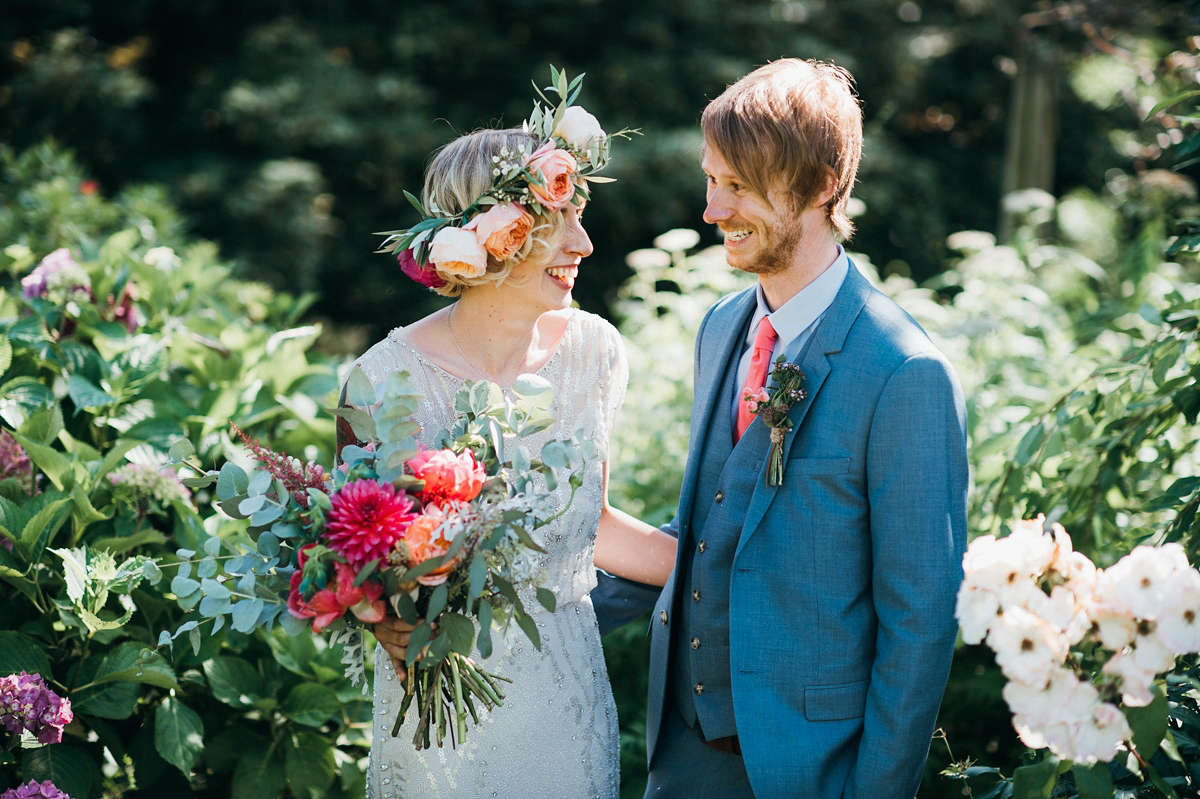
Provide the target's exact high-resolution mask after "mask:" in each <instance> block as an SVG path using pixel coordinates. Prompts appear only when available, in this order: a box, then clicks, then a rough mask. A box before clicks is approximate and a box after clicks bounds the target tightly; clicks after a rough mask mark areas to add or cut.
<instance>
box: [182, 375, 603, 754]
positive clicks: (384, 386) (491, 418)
mask: <svg viewBox="0 0 1200 799" xmlns="http://www.w3.org/2000/svg"><path fill="white" fill-rule="evenodd" d="M418 399H419V396H418V395H417V394H415V393H414V392H413V390H412V386H411V383H410V381H409V377H408V375H407V374H406V373H403V372H398V373H394V374H392V375H390V376H389V377H388V379H387V380H385V381H381V382H380V383H379V384H378V385H372V384H371V382H370V381H369V380H368V379H367V378H366V376H365V375H364V374H363V373H362V371H361V370H359V369H357V368H356V369H355V370H353V371H352V373H351V374H350V375H349V377H348V378H347V381H346V402H347V405H348V406H349V407H342V408H338V409H336V411H334V412H335V413H336V414H337V415H338V416H340V417H342V418H343V419H344V420H345V421H346V422H348V423H349V425H350V427H351V429H352V430H353V433H354V435H355V437H356V438H357V439H358V443H357V444H349V445H347V446H345V447H344V448H343V449H342V453H341V455H342V464H341V465H340V466H338V468H336V469H334V470H332V471H331V472H326V471H325V470H324V469H322V468H321V467H320V466H317V465H314V464H311V463H310V464H301V463H299V461H296V460H295V459H292V458H287V457H285V456H282V455H279V454H278V453H274V452H271V451H270V450H267V449H266V448H265V447H263V446H261V445H260V444H259V443H258V442H257V441H254V440H253V439H251V438H249V437H248V436H246V435H244V434H242V433H241V431H240V430H238V431H237V432H238V434H239V435H240V436H241V437H242V440H243V442H244V443H245V444H246V446H247V447H248V448H249V449H250V450H251V452H252V453H253V454H254V456H255V458H256V459H257V460H258V462H259V464H260V468H257V469H254V470H251V471H249V472H247V471H245V470H243V469H242V468H240V467H239V466H237V465H235V464H233V463H226V464H225V465H224V466H223V467H222V468H221V470H220V471H219V472H218V471H208V472H204V471H203V470H202V469H200V468H199V466H198V464H194V463H189V465H191V466H192V468H194V469H196V470H197V471H198V472H200V473H201V474H200V476H198V477H196V478H192V480H191V483H192V484H193V485H200V484H208V485H212V484H214V483H215V485H216V496H217V499H218V501H219V503H220V505H221V507H222V508H223V509H224V510H225V511H226V513H228V514H229V515H231V516H234V517H236V518H241V519H245V520H246V522H247V527H246V532H247V534H248V537H247V539H246V540H245V541H242V542H231V541H223V540H221V539H218V538H216V537H214V538H211V539H209V540H208V541H207V542H206V543H205V546H204V553H203V556H198V554H197V553H196V552H193V551H188V550H181V551H180V552H179V553H178V554H179V556H180V558H181V562H180V565H179V571H178V574H177V575H176V577H175V578H174V580H172V583H171V587H172V591H173V592H174V593H175V594H176V596H177V597H178V601H179V603H180V605H181V606H183V607H184V608H185V609H188V610H193V609H194V610H195V612H196V616H197V617H198V618H194V619H189V620H188V621H187V622H185V623H184V624H183V625H181V626H180V627H179V628H178V629H176V630H175V631H174V632H163V633H162V635H161V636H160V639H159V644H160V645H167V644H169V643H171V642H172V641H173V640H175V639H176V638H178V637H179V636H180V635H183V634H185V633H186V634H187V635H188V636H189V638H190V639H191V642H192V645H193V647H196V648H198V647H199V644H200V635H201V633H200V625H201V624H207V623H210V622H211V624H212V629H213V630H219V629H221V627H223V626H224V625H225V624H229V625H230V626H232V627H233V628H234V629H235V630H238V631H240V632H245V633H248V632H252V631H253V630H254V629H256V628H258V627H260V626H265V627H267V628H269V627H271V626H272V625H274V624H275V623H279V624H282V625H284V627H285V628H286V629H287V630H288V632H289V633H291V634H293V635H299V634H303V633H304V632H305V631H307V630H309V629H311V631H312V632H313V633H321V632H323V631H325V630H329V631H330V634H331V637H330V640H331V642H332V643H334V644H337V645H340V646H341V647H342V649H343V654H344V656H343V662H344V664H345V666H346V670H347V675H348V676H350V677H351V678H352V679H353V680H354V681H355V682H356V683H357V684H361V685H362V686H363V690H364V692H365V691H366V681H365V675H364V663H363V656H364V647H363V639H362V624H364V623H366V624H371V623H375V622H379V621H382V620H383V619H384V618H385V616H386V615H387V614H388V613H391V614H393V615H395V616H398V617H400V618H403V619H405V620H406V621H408V622H409V623H410V624H414V625H416V627H415V629H414V631H413V633H412V642H411V644H410V646H409V648H408V664H407V665H408V675H407V677H406V679H407V680H408V685H407V686H406V687H407V691H406V700H405V702H404V704H403V706H402V707H401V709H400V713H399V716H398V718H397V720H396V723H395V727H394V730H393V734H397V733H398V731H399V728H400V724H401V723H402V721H403V719H404V717H405V715H406V714H407V713H409V712H410V711H412V709H413V706H414V705H415V708H416V713H417V714H418V724H417V731H416V734H415V736H414V739H413V743H414V745H415V746H417V747H419V748H425V747H428V746H429V745H430V743H431V741H433V742H436V743H437V744H438V745H439V746H440V745H441V744H442V742H443V740H444V739H445V738H446V736H447V735H449V736H450V739H451V743H452V745H453V744H454V743H455V742H456V741H461V740H462V739H463V738H464V736H465V735H466V734H467V729H468V726H467V718H468V715H470V717H471V718H473V719H477V718H478V707H479V706H482V707H485V708H488V709H492V708H495V707H497V706H499V705H501V704H502V703H503V699H504V691H503V689H502V687H501V685H500V682H501V678H498V677H496V676H495V675H492V674H489V673H488V672H487V671H485V670H484V669H482V668H481V667H480V666H479V665H478V664H477V663H476V662H475V660H474V659H473V655H474V653H478V654H479V655H480V656H481V657H483V658H486V657H488V655H489V654H490V653H491V651H492V630H493V628H494V627H498V626H503V625H506V624H508V623H509V622H511V623H513V624H515V625H516V627H517V628H519V629H520V630H521V631H522V632H523V633H524V634H525V635H527V636H528V637H529V639H530V640H531V641H532V642H533V644H534V645H535V646H540V638H539V634H538V631H537V627H536V625H535V624H534V623H533V621H532V619H531V617H530V616H529V614H528V613H527V612H526V610H525V606H524V604H523V602H522V599H521V593H520V591H521V589H523V588H526V587H530V588H532V589H533V595H534V596H536V597H537V599H538V601H539V602H540V603H541V604H543V605H544V606H545V607H546V608H548V609H551V610H553V608H554V606H555V603H556V600H555V597H554V595H553V593H552V592H550V591H548V590H546V589H544V588H542V587H541V586H540V585H539V583H540V582H542V581H543V580H544V579H545V576H544V575H543V574H542V573H541V571H540V566H539V565H538V560H537V558H536V554H537V553H540V552H542V551H543V550H542V548H541V547H540V546H539V544H538V543H537V541H536V539H535V538H534V535H533V533H534V532H535V531H536V530H537V529H538V528H539V527H541V526H542V525H544V524H547V523H549V522H550V521H553V519H555V518H557V517H558V516H559V515H561V514H562V513H564V512H565V511H566V509H567V507H569V505H570V500H571V499H572V498H573V497H574V493H575V490H576V489H577V488H578V487H579V485H580V484H581V482H582V473H583V469H584V466H585V465H586V464H587V462H588V461H589V460H591V459H594V458H595V457H597V453H596V451H595V447H594V445H592V444H591V442H590V440H589V439H587V438H585V437H583V436H582V435H581V434H580V433H578V432H575V433H573V434H572V433H571V432H570V431H563V434H564V435H567V436H568V438H567V439H566V440H552V441H550V442H548V443H547V444H545V445H544V446H543V447H542V448H541V450H540V451H538V452H536V453H535V452H532V451H530V449H529V447H527V446H526V445H525V444H524V443H523V439H526V438H527V437H528V436H531V435H533V434H535V433H538V432H541V431H543V430H546V429H547V428H548V427H549V426H551V425H552V424H553V423H554V419H553V417H552V416H551V415H550V412H549V408H550V405H551V403H552V401H553V391H552V390H551V388H550V386H549V384H548V383H546V382H545V381H544V380H542V379H541V378H539V377H537V376H534V375H527V376H524V377H522V378H521V379H520V380H518V381H517V382H516V384H515V386H514V388H513V389H512V391H511V395H506V394H505V393H504V392H502V391H501V390H500V388H499V387H498V386H496V385H495V384H493V383H488V382H478V383H467V384H466V385H465V386H464V387H463V388H462V389H461V390H460V391H459V393H458V394H457V396H456V397H455V405H454V407H455V410H456V412H457V413H458V414H459V416H458V419H457V420H456V422H455V423H454V424H453V425H451V426H450V427H449V428H447V429H444V430H441V431H439V432H438V433H437V435H436V436H434V441H435V442H436V447H437V448H436V449H431V450H426V449H424V448H422V447H420V446H419V445H418V444H417V439H416V436H417V434H418V433H419V432H420V428H419V426H418V425H417V424H416V423H415V422H414V421H413V413H414V411H415V410H416V403H417V401H418ZM235 430H236V427H235ZM176 455H177V456H179V457H181V458H190V455H188V454H187V453H186V452H184V451H183V450H178V451H176ZM537 475H541V479H540V480H539V479H538V478H537ZM564 481H565V484H566V486H567V487H568V488H569V490H570V493H569V496H568V498H567V501H566V503H565V506H563V503H562V502H561V500H560V501H558V502H556V501H555V500H554V499H552V497H551V492H553V491H554V490H555V489H556V488H557V487H558V486H559V485H561V484H563V482H564ZM193 568H195V577H198V578H199V579H194V578H193ZM418 656H420V659H419V660H418V659H417V658H418Z"/></svg>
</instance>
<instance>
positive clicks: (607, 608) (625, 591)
mask: <svg viewBox="0 0 1200 799" xmlns="http://www.w3.org/2000/svg"><path fill="white" fill-rule="evenodd" d="M661 592H662V588H660V587H659V586H657V585H646V584H645V583H638V582H634V581H633V580H626V579H625V578H624V577H617V576H616V575H615V574H609V573H608V572H606V571H601V570H600V569H597V570H596V587H595V588H593V589H592V605H593V606H595V608H596V621H597V622H599V624H600V634H601V635H608V634H609V633H610V632H612V631H613V630H616V629H617V628H619V627H624V626H625V625H626V624H629V623H630V622H631V621H635V620H637V619H639V618H641V617H642V616H643V615H644V614H646V613H649V612H650V611H651V610H652V609H653V608H654V603H655V602H657V601H658V595H659V593H661Z"/></svg>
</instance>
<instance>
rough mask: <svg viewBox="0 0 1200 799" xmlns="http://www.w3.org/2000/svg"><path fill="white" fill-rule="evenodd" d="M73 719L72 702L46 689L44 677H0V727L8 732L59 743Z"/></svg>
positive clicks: (25, 675) (40, 741) (39, 740)
mask: <svg viewBox="0 0 1200 799" xmlns="http://www.w3.org/2000/svg"><path fill="white" fill-rule="evenodd" d="M74 717H75V714H73V713H72V712H71V700H70V699H67V698H65V697H61V696H59V695H58V694H56V693H54V692H53V691H51V690H50V689H49V688H47V687H46V682H45V680H43V679H42V675H40V674H26V673H25V672H23V671H22V672H21V673H19V674H10V675H9V676H7V677H0V725H3V726H4V728H5V729H7V730H8V731H9V732H11V733H14V734H19V733H20V732H21V731H22V730H26V731H28V732H30V733H32V734H33V735H36V736H37V739H38V742H39V743H44V744H56V743H58V742H60V741H61V740H62V733H63V727H65V726H67V725H68V724H70V723H71V719H73V718H74ZM30 795H31V796H33V795H34V794H30ZM0 799H3V797H0Z"/></svg>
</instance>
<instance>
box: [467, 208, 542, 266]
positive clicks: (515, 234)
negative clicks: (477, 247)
mask: <svg viewBox="0 0 1200 799" xmlns="http://www.w3.org/2000/svg"><path fill="white" fill-rule="evenodd" d="M463 230H474V231H475V237H476V238H477V239H478V240H479V242H480V243H481V244H483V248H484V249H485V250H487V251H488V252H489V253H491V254H492V255H494V256H496V257H497V258H499V259H501V260H503V259H505V258H510V257H512V255H513V254H514V253H516V251H517V250H519V249H521V245H522V244H524V243H525V238H526V237H527V236H528V235H529V231H531V230H533V217H532V216H530V215H529V213H528V212H527V211H526V210H525V209H524V208H522V207H521V206H520V205H519V204H518V203H499V204H497V205H493V206H492V207H491V208H490V209H488V210H487V211H486V212H485V213H482V214H479V215H478V216H476V217H475V218H474V219H472V220H471V221H470V222H468V223H467V224H465V225H463Z"/></svg>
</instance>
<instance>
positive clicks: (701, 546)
mask: <svg viewBox="0 0 1200 799" xmlns="http://www.w3.org/2000/svg"><path fill="white" fill-rule="evenodd" d="M706 549H708V542H707V541H701V542H700V543H699V544H696V551H697V552H703V551H704V550H706Z"/></svg>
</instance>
